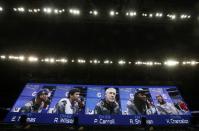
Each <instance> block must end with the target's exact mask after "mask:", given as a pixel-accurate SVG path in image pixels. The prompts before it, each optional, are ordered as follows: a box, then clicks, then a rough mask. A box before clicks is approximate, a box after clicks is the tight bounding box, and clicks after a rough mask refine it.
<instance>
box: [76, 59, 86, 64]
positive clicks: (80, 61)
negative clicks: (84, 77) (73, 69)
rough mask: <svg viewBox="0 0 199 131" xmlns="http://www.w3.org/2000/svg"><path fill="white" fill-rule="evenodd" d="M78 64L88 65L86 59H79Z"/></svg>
mask: <svg viewBox="0 0 199 131" xmlns="http://www.w3.org/2000/svg"><path fill="white" fill-rule="evenodd" d="M77 62H78V63H80V64H83V63H86V61H85V60H84V59H78V60H77Z"/></svg>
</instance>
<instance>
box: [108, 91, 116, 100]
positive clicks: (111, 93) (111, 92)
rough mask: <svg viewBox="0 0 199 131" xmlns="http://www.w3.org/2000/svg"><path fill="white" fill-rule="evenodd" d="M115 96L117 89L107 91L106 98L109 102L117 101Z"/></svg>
mask: <svg viewBox="0 0 199 131" xmlns="http://www.w3.org/2000/svg"><path fill="white" fill-rule="evenodd" d="M115 96H116V91H115V90H109V91H107V92H106V100H107V101H108V102H115Z"/></svg>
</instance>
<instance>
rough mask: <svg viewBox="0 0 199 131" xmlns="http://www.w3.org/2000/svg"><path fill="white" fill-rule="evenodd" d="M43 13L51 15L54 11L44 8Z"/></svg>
mask: <svg viewBox="0 0 199 131" xmlns="http://www.w3.org/2000/svg"><path fill="white" fill-rule="evenodd" d="M43 11H44V12H45V13H47V14H51V13H52V9H51V8H44V9H43Z"/></svg>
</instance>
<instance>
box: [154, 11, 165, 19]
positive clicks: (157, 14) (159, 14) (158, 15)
mask: <svg viewBox="0 0 199 131" xmlns="http://www.w3.org/2000/svg"><path fill="white" fill-rule="evenodd" d="M162 16H163V14H162V13H159V12H157V13H156V14H155V17H157V18H161V17H162Z"/></svg>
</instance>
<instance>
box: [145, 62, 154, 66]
mask: <svg viewBox="0 0 199 131" xmlns="http://www.w3.org/2000/svg"><path fill="white" fill-rule="evenodd" d="M153 64H154V63H153V62H152V61H148V62H146V65H147V66H153Z"/></svg>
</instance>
